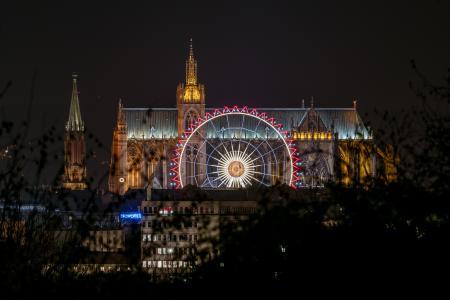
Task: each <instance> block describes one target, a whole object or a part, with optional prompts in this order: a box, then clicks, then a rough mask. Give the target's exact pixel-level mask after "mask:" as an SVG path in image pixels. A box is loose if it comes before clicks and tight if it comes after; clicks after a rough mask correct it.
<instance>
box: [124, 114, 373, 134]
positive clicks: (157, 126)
mask: <svg viewBox="0 0 450 300" xmlns="http://www.w3.org/2000/svg"><path fill="white" fill-rule="evenodd" d="M313 109H314V111H315V112H316V113H317V114H318V115H319V117H320V119H321V121H322V123H323V124H324V125H325V126H326V128H327V130H328V131H332V132H336V133H337V134H338V138H339V139H350V138H351V139H355V138H356V139H358V138H362V139H370V138H371V137H370V133H369V131H368V129H367V127H366V126H365V125H364V123H363V122H362V120H361V118H360V116H359V114H358V112H357V111H356V110H355V109H354V108H313ZM123 110H124V113H125V118H126V121H127V125H128V138H137V139H142V138H144V139H149V138H152V137H153V138H156V139H165V138H176V137H177V135H178V129H177V126H178V125H177V117H178V111H177V109H176V108H124V109H123ZM257 110H258V112H260V113H261V112H265V113H266V114H267V116H268V117H273V118H275V120H276V121H277V123H281V124H283V126H284V129H285V130H289V131H291V130H297V129H298V128H299V127H300V126H301V125H302V124H303V122H305V119H306V118H305V117H306V115H307V114H308V112H309V111H310V110H311V108H257ZM212 111H214V108H207V109H206V112H212ZM246 125H250V126H249V127H251V124H246ZM244 126H245V125H244ZM207 135H208V136H209V137H213V136H214V135H215V133H207Z"/></svg>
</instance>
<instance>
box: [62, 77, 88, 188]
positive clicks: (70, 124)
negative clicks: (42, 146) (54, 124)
mask: <svg viewBox="0 0 450 300" xmlns="http://www.w3.org/2000/svg"><path fill="white" fill-rule="evenodd" d="M72 84H73V87H72V99H71V102H70V111H69V120H68V121H67V123H66V130H65V134H64V162H65V163H64V179H63V187H64V188H66V189H70V190H83V189H86V188H87V184H86V145H85V142H84V122H83V120H82V118H81V112H80V103H79V99H78V87H77V75H76V74H74V75H73V78H72Z"/></svg>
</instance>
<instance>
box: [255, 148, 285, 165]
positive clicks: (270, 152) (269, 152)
mask: <svg viewBox="0 0 450 300" xmlns="http://www.w3.org/2000/svg"><path fill="white" fill-rule="evenodd" d="M283 146H284V145H283V144H282V145H279V146H277V147H276V148H274V149H272V150H271V151H267V152H266V153H264V154H263V155H262V156H261V157H264V156H266V155H267V154H274V157H276V155H275V153H274V151H275V150H277V149H280V148H281V147H283ZM258 158H260V157H257V158H255V159H253V160H252V162H253V161H255V160H257V159H258Z"/></svg>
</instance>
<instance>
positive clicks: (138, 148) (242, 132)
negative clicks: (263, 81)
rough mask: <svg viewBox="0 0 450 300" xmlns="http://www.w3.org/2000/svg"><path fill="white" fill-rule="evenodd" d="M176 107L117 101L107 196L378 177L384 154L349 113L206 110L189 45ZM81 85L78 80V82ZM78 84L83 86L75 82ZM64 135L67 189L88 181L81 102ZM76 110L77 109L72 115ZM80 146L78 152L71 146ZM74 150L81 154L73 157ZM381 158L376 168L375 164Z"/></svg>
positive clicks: (305, 108) (353, 110) (304, 108)
mask: <svg viewBox="0 0 450 300" xmlns="http://www.w3.org/2000/svg"><path fill="white" fill-rule="evenodd" d="M185 68H186V77H185V81H184V83H180V84H179V85H178V86H177V89H176V107H173V108H130V107H126V105H125V103H123V102H122V101H119V104H118V108H117V117H116V124H115V128H114V132H113V136H112V146H111V164H110V170H109V179H108V190H109V191H110V192H112V193H116V194H120V195H123V194H125V193H126V192H127V191H128V190H133V189H146V188H148V187H151V188H153V189H176V188H182V187H184V186H186V185H189V184H192V185H196V186H199V187H201V188H205V189H215V188H218V189H221V188H224V189H233V188H244V187H248V186H251V185H255V184H260V185H266V186H270V185H274V184H277V183H281V184H283V183H284V184H287V185H290V186H292V187H294V188H301V187H321V186H324V184H325V183H326V182H328V181H336V180H338V181H341V182H343V183H345V184H351V183H352V182H362V181H364V180H365V178H369V177H371V176H373V175H375V173H376V172H377V165H378V164H379V160H380V159H379V157H380V155H379V153H377V150H376V148H375V147H374V143H373V139H372V136H371V133H370V130H369V129H368V128H367V127H366V126H365V124H364V122H363V121H362V119H361V117H360V116H359V114H358V112H357V107H356V101H354V102H353V105H352V106H351V107H349V108H319V107H315V105H314V103H313V100H311V101H310V102H309V103H307V104H306V105H305V102H304V101H302V103H301V104H300V105H299V107H293V108H277V107H270V108H251V107H247V106H245V104H244V103H239V105H236V106H235V105H231V104H230V106H228V107H224V108H210V107H207V106H206V95H205V86H204V85H203V84H200V83H199V81H198V75H197V61H196V58H195V56H194V50H193V47H192V41H191V44H190V48H189V54H188V58H187V60H186V66H185ZM74 80H76V79H74ZM74 88H76V81H74ZM73 99H74V96H72V104H71V110H70V117H69V121H68V123H67V127H66V130H67V132H70V134H68V135H67V136H68V137H67V138H66V148H67V149H69V148H70V149H72V150H71V151H70V153H68V151H66V176H65V183H64V185H65V187H67V188H82V187H84V185H83V182H84V181H85V177H86V168H85V165H84V164H83V163H84V156H83V155H84V152H83V151H84V140H83V138H82V132H83V130H84V129H83V123H82V121H81V116H80V114H79V104H78V98H76V101H75V102H76V103H75V104H74V100H73ZM72 105H73V106H74V109H73V110H74V112H72ZM73 149H75V150H73ZM74 152H75V154H76V155H75V157H73V153H74ZM377 161H378V162H377Z"/></svg>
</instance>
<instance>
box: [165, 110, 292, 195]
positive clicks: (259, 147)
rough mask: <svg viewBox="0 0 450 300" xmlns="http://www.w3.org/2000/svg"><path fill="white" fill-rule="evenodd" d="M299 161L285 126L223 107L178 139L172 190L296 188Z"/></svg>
mask: <svg viewBox="0 0 450 300" xmlns="http://www.w3.org/2000/svg"><path fill="white" fill-rule="evenodd" d="M298 161H299V158H298V156H297V154H296V151H295V148H294V147H293V144H292V141H291V140H290V139H289V138H288V137H287V132H286V131H283V130H282V125H281V124H278V123H277V122H276V121H275V120H274V119H273V118H269V117H268V116H267V115H266V114H265V113H258V112H257V111H256V110H255V109H252V110H249V109H248V108H247V107H243V108H239V107H237V106H234V107H232V108H229V107H225V108H223V109H220V110H219V109H216V110H214V111H213V112H210V113H208V112H207V113H206V114H205V117H204V118H198V120H197V121H195V122H194V123H193V124H192V125H191V126H190V128H189V129H188V130H187V131H186V132H185V133H184V134H183V135H182V137H181V139H180V140H179V141H178V144H177V150H176V157H175V158H174V159H173V160H172V168H171V175H172V176H173V178H172V186H173V187H176V188H182V187H184V186H186V185H188V184H192V185H196V186H199V187H202V188H224V189H226V188H246V187H249V186H255V185H265V186H270V185H273V184H276V183H284V184H287V185H289V186H292V187H295V186H296V182H297V181H298V180H299V177H298V174H299V172H298V165H299V164H298Z"/></svg>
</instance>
